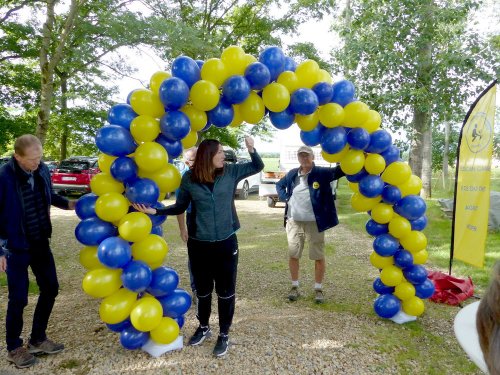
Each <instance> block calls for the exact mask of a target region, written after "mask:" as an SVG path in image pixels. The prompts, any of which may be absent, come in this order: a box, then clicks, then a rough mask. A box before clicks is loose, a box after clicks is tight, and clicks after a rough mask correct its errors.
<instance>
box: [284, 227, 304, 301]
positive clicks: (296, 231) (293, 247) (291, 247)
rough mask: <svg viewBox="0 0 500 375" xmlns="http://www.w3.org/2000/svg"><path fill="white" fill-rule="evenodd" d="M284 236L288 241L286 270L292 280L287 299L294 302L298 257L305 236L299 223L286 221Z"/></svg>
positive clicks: (298, 265) (296, 293)
mask: <svg viewBox="0 0 500 375" xmlns="http://www.w3.org/2000/svg"><path fill="white" fill-rule="evenodd" d="M286 236H287V240H288V269H289V270H290V277H291V279H292V288H291V289H290V291H289V292H288V299H289V300H290V301H296V300H297V298H299V295H300V293H299V268H300V263H299V261H300V257H301V256H302V251H303V249H304V240H305V234H304V230H303V228H302V225H301V223H300V222H296V221H294V220H291V219H289V220H287V222H286Z"/></svg>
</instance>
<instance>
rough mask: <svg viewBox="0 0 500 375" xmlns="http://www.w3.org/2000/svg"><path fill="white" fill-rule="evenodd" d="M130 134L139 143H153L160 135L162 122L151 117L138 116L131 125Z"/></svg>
mask: <svg viewBox="0 0 500 375" xmlns="http://www.w3.org/2000/svg"><path fill="white" fill-rule="evenodd" d="M130 133H131V134H132V137H134V139H135V140H136V141H137V142H138V143H141V142H152V141H154V140H155V139H156V137H158V135H159V134H160V121H158V120H157V119H155V118H154V117H151V116H146V115H142V116H137V117H136V118H135V119H133V120H132V122H131V123H130Z"/></svg>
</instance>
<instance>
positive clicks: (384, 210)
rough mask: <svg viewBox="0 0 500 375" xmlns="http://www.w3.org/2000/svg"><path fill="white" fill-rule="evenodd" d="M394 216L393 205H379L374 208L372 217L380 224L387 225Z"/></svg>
mask: <svg viewBox="0 0 500 375" xmlns="http://www.w3.org/2000/svg"><path fill="white" fill-rule="evenodd" d="M393 215H394V210H393V208H392V205H390V204H387V203H378V204H376V205H375V206H373V208H372V212H371V217H372V219H373V220H374V221H376V222H377V223H379V224H387V223H388V222H390V221H391V219H392V217H393Z"/></svg>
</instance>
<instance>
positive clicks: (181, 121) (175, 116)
mask: <svg viewBox="0 0 500 375" xmlns="http://www.w3.org/2000/svg"><path fill="white" fill-rule="evenodd" d="M160 128H161V133H162V134H163V135H164V136H165V137H166V138H167V139H169V140H171V141H180V140H181V139H182V138H184V137H185V136H186V135H188V134H189V132H190V131H191V123H190V122H189V117H187V116H186V114H185V113H184V112H181V111H168V112H165V114H164V115H163V116H162V117H161V119H160Z"/></svg>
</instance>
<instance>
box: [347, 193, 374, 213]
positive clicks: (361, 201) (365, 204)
mask: <svg viewBox="0 0 500 375" xmlns="http://www.w3.org/2000/svg"><path fill="white" fill-rule="evenodd" d="M379 202H380V196H378V197H375V198H367V197H365V196H364V195H363V194H361V193H354V194H353V195H352V196H351V206H352V208H354V209H355V210H356V211H358V212H366V211H369V210H371V209H372V208H373V207H374V206H375V205H376V204H377V203H379Z"/></svg>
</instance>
